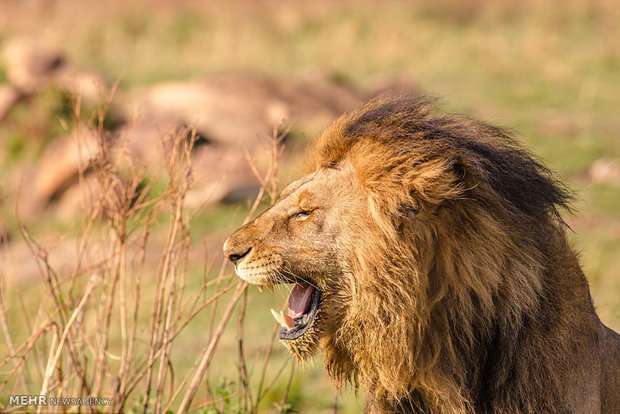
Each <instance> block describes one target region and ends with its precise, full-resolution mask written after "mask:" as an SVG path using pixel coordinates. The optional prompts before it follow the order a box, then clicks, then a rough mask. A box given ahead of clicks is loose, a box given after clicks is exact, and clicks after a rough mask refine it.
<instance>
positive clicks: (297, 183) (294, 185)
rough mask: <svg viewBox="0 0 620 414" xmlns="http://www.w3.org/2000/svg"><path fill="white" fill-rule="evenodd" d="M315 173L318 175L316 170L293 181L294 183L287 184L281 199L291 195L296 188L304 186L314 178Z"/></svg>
mask: <svg viewBox="0 0 620 414" xmlns="http://www.w3.org/2000/svg"><path fill="white" fill-rule="evenodd" d="M315 175H316V172H315V173H312V174H308V175H306V176H304V177H302V178H300V179H299V180H297V181H293V182H292V183H290V184H289V185H287V186H286V187H285V188H284V190H282V192H281V193H280V200H282V199H284V198H286V197H288V196H290V195H291V194H292V193H294V192H295V191H296V190H298V189H299V188H300V187H301V186H303V185H304V184H307V183H308V182H310V181H312V179H313V178H314V176H315Z"/></svg>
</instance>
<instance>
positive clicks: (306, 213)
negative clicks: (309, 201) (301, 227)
mask: <svg viewBox="0 0 620 414" xmlns="http://www.w3.org/2000/svg"><path fill="white" fill-rule="evenodd" d="M310 213H312V210H299V211H298V212H296V213H293V214H291V216H290V218H291V219H296V220H301V221H303V220H305V219H307V218H308V217H310Z"/></svg>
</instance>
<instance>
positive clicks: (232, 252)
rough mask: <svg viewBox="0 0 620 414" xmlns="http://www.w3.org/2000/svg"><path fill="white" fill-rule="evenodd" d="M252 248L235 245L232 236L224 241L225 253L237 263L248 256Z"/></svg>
mask: <svg viewBox="0 0 620 414" xmlns="http://www.w3.org/2000/svg"><path fill="white" fill-rule="evenodd" d="M250 250H252V247H245V246H235V245H234V243H232V242H231V240H230V237H229V238H228V239H227V240H226V241H225V242H224V255H225V256H226V258H227V259H228V260H230V261H231V262H233V264H235V265H236V264H237V263H239V262H240V261H241V259H243V258H244V257H245V256H247V255H248V253H250Z"/></svg>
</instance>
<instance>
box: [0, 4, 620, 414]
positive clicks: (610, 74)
mask: <svg viewBox="0 0 620 414" xmlns="http://www.w3.org/2000/svg"><path fill="white" fill-rule="evenodd" d="M20 35H28V36H34V37H36V38H38V39H40V40H41V41H45V42H46V43H48V44H52V45H55V46H56V47H59V48H61V49H62V50H63V53H64V54H65V55H66V56H67V59H68V60H71V61H74V62H77V63H78V64H80V65H81V66H83V67H85V68H88V69H91V70H94V71H97V72H99V73H101V74H103V75H104V76H105V77H106V78H108V79H117V78H118V79H120V95H119V96H120V98H119V99H122V97H123V92H124V91H129V90H134V89H140V88H147V87H148V86H149V85H152V84H154V83H156V82H159V81H164V80H173V79H174V80H177V79H192V78H196V77H208V76H213V75H218V74H224V73H243V74H248V73H249V74H259V75H265V76H269V77H273V78H279V79H297V78H300V77H302V76H306V75H308V74H312V73H314V72H317V73H323V74H326V75H327V76H328V77H329V78H330V79H332V80H335V81H337V82H340V83H345V84H348V85H352V86H353V87H356V88H364V87H368V86H369V85H372V84H373V82H375V81H376V80H377V79H380V78H382V77H385V76H398V77H403V78H405V79H407V80H409V81H410V82H412V83H413V84H415V85H416V86H417V87H418V88H419V89H420V90H421V91H423V92H428V93H430V94H433V95H437V96H439V97H440V98H441V99H442V101H443V102H444V103H445V105H444V107H443V110H445V111H450V112H460V113H465V114H467V115H470V116H473V117H477V118H481V119H483V120H487V121H490V122H491V123H494V124H497V125H501V126H505V127H508V128H510V129H513V130H515V131H517V133H518V135H519V137H520V138H521V140H522V141H523V142H524V144H525V146H526V147H528V148H529V149H531V151H532V152H533V153H534V154H536V155H537V156H538V157H540V158H541V159H542V160H543V161H544V162H545V163H546V164H547V165H548V166H550V167H551V169H553V170H554V171H556V172H557V173H558V175H559V176H560V177H561V179H562V180H563V181H564V182H565V183H566V184H567V185H568V186H569V187H570V188H572V189H573V190H574V193H575V195H576V201H575V203H574V208H575V212H574V213H573V214H572V215H567V217H566V219H567V222H568V223H569V224H570V226H571V228H572V230H573V232H572V233H571V235H570V238H571V240H572V241H573V244H574V245H575V247H576V248H577V249H578V250H579V251H581V255H582V265H583V268H584V271H585V273H586V275H587V277H588V279H589V281H590V285H591V289H592V294H593V298H594V302H595V305H596V307H597V309H598V312H599V315H600V317H601V319H602V320H603V322H604V323H606V324H607V325H608V326H610V327H612V328H614V329H615V330H620V300H619V298H618V296H619V294H620V272H618V269H619V268H620V243H619V242H620V182H619V180H618V179H617V176H616V175H613V174H612V175H611V176H612V178H611V179H607V178H604V179H594V178H593V170H592V168H593V166H594V165H595V164H596V163H597V161H601V160H602V162H604V163H607V164H609V165H611V166H612V167H614V166H615V168H618V165H619V164H620V135H619V134H620V133H619V131H620V42H618V39H620V7H619V6H618V3H617V2H616V1H613V0H590V1H588V0H568V1H548V2H539V1H534V0H528V1H505V2H491V1H489V2H486V1H482V0H466V1H459V0H441V1H436V2H423V1H415V2H404V1H376V2H371V1H361V2H360V1H355V2H353V1H342V2H330V1H319V2H300V1H289V2H275V1H273V2H269V1H258V2H250V1H232V2H228V1H209V2H198V1H155V0H154V1H132V2H127V1H126V2H121V1H106V2H100V1H79V2H78V1H64V2H62V1H25V2H20V1H10V0H4V1H2V2H0V42H3V41H6V40H7V39H10V38H13V37H16V36H20ZM3 81H6V76H5V69H3V64H2V62H1V61H0V82H3ZM36 99H38V100H40V101H41V102H40V104H39V105H36V106H35V107H36V108H39V109H38V110H37V111H34V112H33V111H31V110H30V108H31V107H32V106H28V107H20V106H19V105H18V106H16V107H15V108H13V109H12V110H11V113H10V114H9V115H10V116H8V117H7V118H6V119H5V120H4V121H3V122H1V123H0V146H1V147H2V151H1V152H0V163H1V164H0V165H1V169H0V178H1V180H2V181H0V186H3V187H5V186H6V184H7V183H5V180H7V179H8V178H9V177H11V178H12V179H13V177H14V174H12V171H14V170H16V169H17V168H19V165H20V163H22V162H23V161H24V160H29V161H30V162H36V161H37V159H38V157H40V155H41V151H42V148H43V147H44V146H45V145H46V144H47V143H48V142H50V141H53V140H54V139H55V138H56V137H58V136H59V135H61V134H62V133H63V131H62V128H60V124H59V122H58V120H59V119H60V118H71V105H70V102H68V101H67V99H66V97H63V95H62V94H59V93H57V92H54V91H53V90H52V91H49V92H46V93H44V94H42V95H40V96H38V97H37V98H36ZM322 126H323V125H318V126H317V130H320V128H321V127H322ZM313 133H315V129H314V128H313V129H312V131H300V132H299V135H300V136H302V137H303V139H301V140H300V142H301V143H300V144H299V145H297V146H295V145H292V146H291V148H292V149H294V151H296V152H299V153H301V151H302V150H303V147H304V146H305V145H306V144H307V143H308V142H310V141H311V139H312V138H313V137H312V136H311V134H313ZM291 148H289V149H291ZM240 151H241V148H240ZM299 159H300V156H299V155H297V154H295V155H294V156H292V157H291V158H290V160H289V163H288V164H286V163H285V164H283V165H282V168H281V176H280V180H281V182H282V183H284V184H285V183H286V182H288V181H290V180H291V179H292V178H294V176H295V175H296V174H298V173H299V169H298V168H297V167H296V162H297V161H298V160H299ZM5 191H6V190H5ZM4 197H5V198H6V199H7V200H12V195H11V194H5V195H4ZM247 206H248V203H247V202H241V203H238V204H232V205H231V204H226V205H217V206H212V207H209V208H208V209H206V210H205V211H203V212H202V213H201V214H200V215H198V216H197V217H196V218H194V219H193V220H192V225H191V238H192V243H196V244H197V245H200V244H201V243H202V242H203V240H205V239H208V240H212V241H213V243H214V244H217V243H221V241H222V240H223V238H224V237H225V236H226V235H227V234H229V233H230V232H231V231H232V230H233V229H234V228H235V227H236V226H237V225H238V224H240V222H241V220H242V219H243V216H244V211H247ZM2 214H4V215H5V216H4V218H3V221H4V222H6V223H8V224H6V226H7V228H8V231H9V232H10V231H14V229H15V228H16V227H15V226H16V225H15V217H14V213H13V208H12V207H11V206H5V208H4V210H2ZM74 225H75V223H72V222H70V221H69V222H67V221H66V220H62V219H57V218H54V217H53V216H49V215H46V216H45V220H41V222H35V223H33V224H30V226H29V229H30V231H31V232H32V233H33V234H34V235H35V236H38V237H41V238H43V239H45V238H46V237H50V235H53V234H59V233H63V234H67V233H70V232H71V231H73V230H72V229H74V228H75V227H72V226H74ZM193 259H194V260H195V262H192V264H191V269H192V270H191V271H190V280H191V283H195V284H199V283H200V281H201V280H202V278H203V268H204V262H205V260H206V259H205V258H204V257H201V255H200V254H195V255H194V256H193ZM17 276H19V275H17ZM9 284H10V285H11V286H19V288H20V289H23V290H24V292H25V295H24V297H25V298H28V301H31V303H26V304H25V307H26V308H30V307H33V306H38V301H39V298H40V296H41V294H40V291H41V287H40V286H38V285H37V284H36V283H34V284H33V283H32V281H28V282H27V283H24V284H23V285H20V282H19V278H17V279H16V280H11V281H10V283H9ZM147 286H148V284H147ZM147 289H148V288H146V287H145V291H146V292H148V290H147ZM278 293H280V295H278ZM4 294H5V295H6V294H7V293H6V291H5V292H4ZM9 296H10V291H9ZM276 296H277V297H276V298H272V297H271V296H270V295H265V294H262V295H259V294H258V293H257V292H256V290H255V289H251V290H250V292H249V302H248V307H249V308H250V309H251V312H250V314H249V315H248V317H247V320H246V323H245V326H246V333H245V338H246V343H247V347H248V351H247V352H248V363H249V364H250V366H256V364H257V363H258V361H260V360H261V357H262V355H264V352H265V347H266V346H267V345H266V344H267V343H268V342H269V339H270V338H269V337H268V335H269V333H270V332H272V329H273V324H274V322H273V320H272V319H271V317H270V315H269V308H271V307H274V308H276V309H278V308H279V306H281V303H282V301H283V300H284V296H285V295H284V293H283V291H282V292H276ZM5 301H6V302H7V307H8V308H9V310H8V315H9V326H10V328H11V329H12V333H13V335H14V336H15V338H18V339H19V338H20V337H23V336H24V335H25V333H24V332H21V331H20V325H19V321H20V318H21V316H20V312H22V310H21V309H22V308H21V306H20V305H19V304H18V302H17V300H16V299H14V298H11V297H8V298H5ZM34 309H36V307H35V308H34ZM143 309H145V312H146V311H148V310H149V309H150V307H148V306H146V307H144V308H143ZM208 318H209V315H208V314H206V313H205V314H204V315H203V316H201V317H199V318H197V319H196V320H194V321H192V323H191V324H190V326H188V328H187V332H188V334H184V336H183V338H181V339H180V341H181V344H182V346H179V348H176V352H177V353H176V354H174V355H173V356H172V360H173V361H174V362H175V364H177V367H178V368H177V369H178V370H179V371H180V372H183V371H184V370H187V369H188V368H189V367H190V366H191V365H192V364H193V363H194V362H195V359H196V358H197V355H198V353H199V351H200V349H202V347H203V346H204V342H205V340H204V339H202V338H201V329H203V328H202V327H203V326H204V322H205V321H206V320H207V319H208ZM12 322H15V323H12ZM3 346H4V344H3V343H2V344H0V358H3V357H4V355H5V354H8V351H7V350H6V349H5V348H3ZM221 346H222V348H223V349H224V350H229V352H228V353H227V352H222V353H221V354H219V355H220V357H218V358H219V359H218V360H217V361H216V367H215V368H214V371H213V373H212V374H211V380H212V381H213V382H214V383H216V385H217V384H218V383H219V384H221V383H224V384H225V382H226V381H236V380H237V378H236V375H237V369H236V367H235V363H236V353H235V352H236V346H237V345H236V342H235V337H234V329H230V330H229V331H227V334H226V336H225V337H224V339H223V341H222V344H221ZM227 355H228V356H227ZM275 359H276V361H275V364H274V368H273V369H274V371H275V370H276V369H277V368H279V364H280V363H281V362H284V361H287V360H288V359H289V357H288V356H287V355H286V354H285V353H284V352H283V350H282V349H280V348H277V349H276V350H275ZM250 369H252V368H250ZM256 369H258V368H256ZM286 370H287V371H285V372H288V370H290V364H289V366H288V367H287V368H286ZM214 378H215V379H214ZM286 381H287V375H283V376H282V378H281V379H280V380H279V382H278V383H277V385H276V387H275V389H274V390H273V391H272V393H273V395H272V397H271V400H269V399H268V401H266V402H265V404H263V408H264V409H265V410H271V409H272V406H271V403H273V402H278V401H280V399H281V394H282V393H283V390H284V388H285V387H286ZM225 388H226V387H225V386H224V388H223V389H225ZM333 395H334V394H333V391H332V388H331V385H330V384H329V380H328V379H327V377H326V376H325V374H324V373H323V372H322V367H321V361H320V360H319V359H317V360H316V361H315V363H314V364H313V365H311V366H308V367H303V368H300V369H299V368H298V369H296V374H295V377H294V380H293V383H292V388H291V392H290V402H291V404H292V408H294V409H295V410H298V411H299V412H331V411H330V410H332V405H333V398H334V397H333ZM362 401H363V398H362V396H357V397H356V395H355V394H354V393H353V392H352V391H348V392H345V394H344V395H343V397H342V398H341V401H340V403H339V404H340V409H341V412H345V413H356V412H360V411H361V406H362Z"/></svg>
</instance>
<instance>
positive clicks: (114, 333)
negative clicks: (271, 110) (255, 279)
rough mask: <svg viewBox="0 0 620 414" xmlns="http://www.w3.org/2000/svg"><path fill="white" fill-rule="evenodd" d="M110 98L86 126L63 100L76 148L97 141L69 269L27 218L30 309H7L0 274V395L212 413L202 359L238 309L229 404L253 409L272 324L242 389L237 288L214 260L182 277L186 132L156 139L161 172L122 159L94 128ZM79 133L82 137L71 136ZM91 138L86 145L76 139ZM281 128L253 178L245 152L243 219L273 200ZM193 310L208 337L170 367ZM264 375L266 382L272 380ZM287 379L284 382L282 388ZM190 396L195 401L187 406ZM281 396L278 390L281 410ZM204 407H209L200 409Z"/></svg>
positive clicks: (117, 147) (189, 135)
mask: <svg viewBox="0 0 620 414" xmlns="http://www.w3.org/2000/svg"><path fill="white" fill-rule="evenodd" d="M111 101H112V95H110V97H109V98H108V99H106V100H105V101H104V104H102V105H101V106H100V108H98V110H97V111H96V112H95V113H94V114H93V116H92V119H93V120H94V122H93V124H94V126H89V125H84V124H82V123H81V122H80V119H81V118H82V114H81V113H80V111H81V104H80V100H79V98H76V99H74V108H75V109H74V116H75V118H74V119H73V120H72V121H71V122H72V123H74V124H75V125H74V128H76V129H77V130H78V134H77V136H78V139H77V142H76V143H75V144H76V145H77V146H78V148H81V149H82V148H84V146H86V145H93V144H96V146H97V148H98V151H97V156H96V157H95V158H93V159H90V160H83V163H82V165H81V166H80V168H79V177H78V178H77V179H78V181H79V183H80V187H81V191H82V215H81V222H80V225H79V229H78V231H76V232H75V234H74V236H75V240H76V242H75V246H76V247H75V261H74V263H73V266H72V268H71V269H70V270H69V271H67V270H66V269H62V270H61V269H55V268H54V266H52V265H51V263H50V260H49V257H50V250H49V248H48V247H46V246H45V245H43V243H41V242H39V241H37V240H36V238H35V237H34V236H33V235H32V234H31V232H30V231H29V230H28V228H27V227H26V226H24V225H22V226H21V227H20V229H21V234H22V236H23V239H24V240H25V242H26V243H27V244H28V247H29V248H30V251H31V252H32V260H34V261H36V263H37V265H38V268H39V271H40V274H41V282H40V286H41V289H42V290H43V289H44V292H42V293H41V301H40V304H39V306H38V308H37V309H36V312H33V311H32V310H28V309H27V307H26V306H24V305H23V304H22V311H23V312H22V313H23V318H24V320H23V321H17V320H11V319H10V318H9V317H8V316H7V315H8V313H9V310H7V307H6V301H5V300H3V299H6V298H7V297H9V296H11V295H16V296H19V295H20V293H19V292H17V291H16V290H19V285H18V284H16V283H6V280H4V275H3V274H1V273H0V277H2V280H0V328H1V329H2V331H3V333H4V337H5V341H6V344H7V349H8V353H9V355H8V356H6V357H3V358H2V360H1V361H0V395H9V394H10V395H15V394H41V395H46V396H48V397H67V396H70V397H79V398H89V397H111V398H112V404H111V406H100V407H82V411H85V412H97V411H99V412H101V411H104V412H119V411H124V412H144V413H147V412H155V413H159V412H166V411H168V410H173V411H175V412H186V411H192V410H196V409H200V410H202V411H201V412H220V411H221V410H223V409H224V408H217V407H222V404H221V400H218V398H217V396H214V398H210V389H211V385H210V384H211V382H210V381H213V380H214V378H213V376H212V375H210V367H211V362H212V361H213V358H214V355H216V353H217V352H218V345H219V344H220V340H221V338H222V335H223V334H224V332H225V329H226V327H227V325H228V324H229V323H230V320H231V319H232V317H233V315H234V314H235V312H237V319H236V320H237V331H236V332H237V352H238V364H237V366H238V368H237V373H236V374H237V378H238V382H237V383H236V384H234V386H233V388H232V390H230V391H231V393H232V395H235V396H236V397H235V398H236V399H237V401H238V411H239V412H244V413H245V412H247V413H250V412H251V413H254V412H257V411H258V410H259V407H260V403H261V400H262V399H263V398H264V396H265V395H266V393H267V391H268V388H269V387H265V383H266V382H267V375H266V372H267V366H268V365H269V364H270V361H271V356H272V350H273V345H274V342H275V340H276V335H275V332H274V334H273V335H272V337H273V340H272V341H271V344H270V345H269V347H268V349H267V351H266V353H265V355H264V357H262V356H261V358H260V359H261V361H262V362H261V365H262V366H260V367H258V368H257V372H258V373H260V379H258V387H257V388H256V389H252V384H251V381H250V378H249V374H248V369H249V368H248V362H247V361H246V355H245V352H244V342H243V338H244V336H243V331H244V327H243V326H244V318H245V312H246V303H247V290H246V288H247V284H246V283H245V282H242V281H240V280H238V279H237V278H235V277H234V275H233V274H232V272H231V270H230V268H229V267H228V266H226V264H225V263H224V261H223V260H224V259H223V258H221V257H220V258H219V259H218V260H221V264H220V265H219V266H218V268H219V270H217V271H214V269H213V268H214V266H213V265H212V264H213V263H214V261H213V260H209V259H207V258H205V259H204V262H205V263H212V264H211V265H205V276H204V279H203V281H202V283H201V284H200V285H196V283H193V284H192V283H190V282H189V281H188V280H189V273H190V268H191V266H190V250H191V248H192V240H191V238H190V231H189V230H190V220H191V219H192V217H193V216H194V215H196V214H199V212H193V213H191V214H190V212H188V211H186V209H185V197H186V195H187V192H188V190H189V189H190V188H191V186H192V164H191V154H192V149H193V146H194V144H195V142H196V133H195V131H193V130H191V129H179V130H175V131H170V133H169V134H168V135H167V136H165V137H163V138H162V140H161V142H162V148H161V150H162V152H163V153H164V154H165V156H164V159H165V168H164V169H162V171H164V173H162V174H160V175H159V176H158V175H157V174H155V175H154V173H153V169H149V168H147V166H140V165H137V164H135V163H134V162H133V161H132V160H131V157H130V156H129V155H128V154H127V151H126V150H125V148H124V145H122V143H121V141H122V138H121V139H119V138H113V137H112V136H110V135H109V133H108V132H107V131H106V130H105V129H104V128H103V125H104V120H105V117H106V113H107V111H108V109H109V107H110V104H111ZM65 125H66V124H65ZM87 130H88V132H89V133H88V134H83V133H81V132H86V131H87ZM91 135H92V136H95V137H97V138H96V140H97V142H95V143H92V142H85V141H86V137H87V136H91ZM284 135H285V133H281V132H280V131H279V129H277V128H276V129H274V133H273V136H272V137H270V138H269V140H270V149H269V152H270V157H269V160H270V161H269V166H268V168H267V171H266V172H265V173H264V174H260V173H259V169H258V167H257V166H256V165H255V163H254V162H253V161H252V158H251V157H250V155H249V152H248V151H247V150H246V154H247V156H248V162H249V163H250V165H251V168H252V171H254V173H255V174H256V177H257V180H258V181H259V182H260V184H261V187H260V191H259V193H258V195H257V197H256V199H255V200H254V202H253V203H252V204H251V206H250V207H249V209H248V212H247V216H246V219H245V221H246V222H247V221H248V220H249V219H250V218H251V217H252V216H253V215H254V214H255V213H256V211H257V209H258V208H259V206H260V205H261V202H262V201H263V199H265V198H266V197H268V198H269V200H270V202H272V203H273V202H274V200H275V198H276V187H277V182H276V176H277V169H278V157H279V155H280V152H281V148H282V146H281V145H280V143H281V141H282V139H283V136H284ZM86 176H89V177H96V179H97V183H98V187H99V189H100V190H99V191H98V196H97V197H96V198H95V199H92V197H91V198H89V191H88V189H87V188H86V184H85V182H86V180H85V177H86ZM162 183H163V184H162ZM162 187H163V188H162ZM0 206H1V208H5V206H3V205H2V204H1V203H0ZM0 228H1V227H0ZM1 236H2V240H1V243H2V245H6V244H7V243H8V241H7V239H6V236H5V235H4V234H2V235H1ZM205 251H206V249H205ZM156 261H157V263H158V264H157V266H155V265H154V262H156ZM11 289H13V290H11ZM13 302H15V301H13ZM220 302H225V303H220ZM218 307H219V308H223V309H224V310H223V312H222V311H220V310H219V309H218ZM13 314H15V312H13ZM196 318H199V319H200V320H201V321H209V326H205V329H204V331H205V332H209V335H208V336H207V335H205V346H204V348H203V350H202V352H201V354H200V355H199V357H198V358H196V363H194V365H193V366H192V367H191V368H189V369H186V370H185V371H184V372H182V373H179V372H178V370H177V369H176V367H175V361H174V360H173V354H174V352H173V351H174V350H175V349H179V350H181V351H183V346H184V343H183V339H184V336H183V335H184V330H185V328H186V327H187V326H188V325H189V324H190V323H191V322H192V321H194V320H195V319H196ZM18 323H19V324H25V325H26V326H27V327H28V332H29V333H28V335H27V337H26V338H25V340H21V339H20V340H19V341H17V340H15V339H14V338H13V337H12V335H11V329H10V325H11V324H18ZM205 325H206V324H205ZM282 370H283V367H282V368H280V369H279V372H282ZM291 375H292V372H291ZM291 378H292V376H291ZM275 380H276V378H275V377H273V376H272V378H270V382H271V384H272V385H273V384H274V383H275ZM255 382H256V381H255ZM290 383H291V380H290V379H289V381H288V386H287V393H288V388H289V387H290ZM201 384H205V385H206V386H205V388H206V392H204V391H201V388H200V385H201ZM198 394H200V398H199V399H198V398H196V397H197V395H198ZM194 400H196V401H197V403H195V404H194V405H193V402H194ZM2 404H5V405H2ZM285 404H286V395H285V396H284V399H283V401H282V404H281V405H282V407H284V406H285ZM214 407H215V408H214ZM31 408H32V407H30V408H29V409H31ZM210 408H213V410H215V411H204V410H205V409H210ZM0 409H2V410H3V412H5V411H6V412H10V411H14V410H17V409H20V407H19V406H8V404H7V403H6V400H0ZM53 409H58V412H61V411H63V407H38V411H39V412H41V411H42V410H45V411H46V412H47V411H50V410H53ZM283 410H284V409H283Z"/></svg>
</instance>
